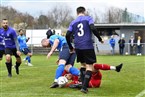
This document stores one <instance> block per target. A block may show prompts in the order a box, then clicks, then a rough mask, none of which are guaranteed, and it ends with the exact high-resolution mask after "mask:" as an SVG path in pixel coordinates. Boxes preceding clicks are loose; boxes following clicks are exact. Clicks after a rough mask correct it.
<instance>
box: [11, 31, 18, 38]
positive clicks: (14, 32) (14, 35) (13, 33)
mask: <svg viewBox="0 0 145 97" xmlns="http://www.w3.org/2000/svg"><path fill="white" fill-rule="evenodd" d="M12 35H13V38H17V33H16V31H15V30H13V31H12Z"/></svg>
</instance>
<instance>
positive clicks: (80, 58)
mask: <svg viewBox="0 0 145 97" xmlns="http://www.w3.org/2000/svg"><path fill="white" fill-rule="evenodd" d="M75 51H76V54H77V62H81V67H80V80H81V82H82V83H83V81H84V77H85V73H86V63H85V60H84V56H83V52H82V51H81V50H79V49H76V50H75Z"/></svg>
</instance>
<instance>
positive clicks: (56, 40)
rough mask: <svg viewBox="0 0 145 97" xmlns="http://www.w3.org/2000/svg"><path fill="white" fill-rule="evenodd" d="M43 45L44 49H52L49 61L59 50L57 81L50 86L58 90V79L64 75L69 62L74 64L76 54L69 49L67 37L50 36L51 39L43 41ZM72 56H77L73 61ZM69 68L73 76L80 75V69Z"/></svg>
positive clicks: (48, 56) (48, 55)
mask: <svg viewBox="0 0 145 97" xmlns="http://www.w3.org/2000/svg"><path fill="white" fill-rule="evenodd" d="M41 44H42V46H43V47H51V50H50V52H49V53H48V54H47V58H48V59H49V58H50V56H51V55H52V54H53V52H54V51H55V50H56V49H58V50H59V61H58V67H57V69H56V75H55V80H54V83H53V84H52V85H51V86H50V88H56V87H58V78H59V77H60V76H61V75H62V73H63V71H64V68H65V64H68V63H67V62H74V59H75V56H76V55H75V52H70V51H69V47H68V44H67V42H66V39H65V37H63V36H59V35H50V38H49V39H42V41H41ZM72 54H73V55H75V56H74V59H73V61H71V57H72ZM68 67H69V68H68V72H70V73H71V74H73V75H78V74H79V70H78V69H76V68H74V67H72V66H68Z"/></svg>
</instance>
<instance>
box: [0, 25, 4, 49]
mask: <svg viewBox="0 0 145 97" xmlns="http://www.w3.org/2000/svg"><path fill="white" fill-rule="evenodd" d="M4 49H5V46H4V39H3V35H2V29H1V28H0V50H4Z"/></svg>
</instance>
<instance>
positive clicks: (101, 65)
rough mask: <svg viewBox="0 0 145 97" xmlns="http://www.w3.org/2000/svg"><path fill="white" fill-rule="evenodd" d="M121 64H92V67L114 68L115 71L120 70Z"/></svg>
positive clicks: (101, 68)
mask: <svg viewBox="0 0 145 97" xmlns="http://www.w3.org/2000/svg"><path fill="white" fill-rule="evenodd" d="M122 66H123V64H122V63H121V64H119V65H118V66H110V65H109V64H97V63H95V64H93V67H94V69H95V70H99V69H100V70H115V71H117V72H120V70H121V68H122Z"/></svg>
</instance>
